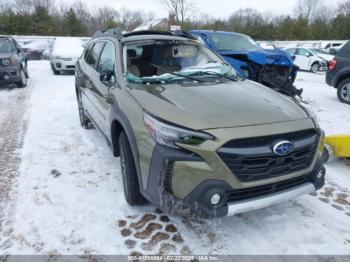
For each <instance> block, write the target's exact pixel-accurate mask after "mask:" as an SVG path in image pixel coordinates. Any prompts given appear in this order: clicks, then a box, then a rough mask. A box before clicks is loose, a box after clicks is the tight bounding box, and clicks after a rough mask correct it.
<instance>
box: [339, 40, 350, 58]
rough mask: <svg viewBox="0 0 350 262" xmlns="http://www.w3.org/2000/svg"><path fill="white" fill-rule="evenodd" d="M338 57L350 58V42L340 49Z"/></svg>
mask: <svg viewBox="0 0 350 262" xmlns="http://www.w3.org/2000/svg"><path fill="white" fill-rule="evenodd" d="M338 56H340V57H346V58H350V41H349V42H347V44H346V45H344V46H343V48H342V49H340V51H339V53H338Z"/></svg>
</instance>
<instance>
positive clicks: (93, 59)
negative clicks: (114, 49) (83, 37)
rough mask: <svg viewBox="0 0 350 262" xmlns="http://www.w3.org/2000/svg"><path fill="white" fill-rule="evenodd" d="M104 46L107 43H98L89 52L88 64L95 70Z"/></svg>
mask: <svg viewBox="0 0 350 262" xmlns="http://www.w3.org/2000/svg"><path fill="white" fill-rule="evenodd" d="M104 44H105V42H97V43H95V44H93V46H92V47H91V49H90V50H89V53H88V55H87V57H86V58H85V60H86V62H87V63H88V64H89V65H91V66H92V67H94V68H95V66H96V63H97V61H98V58H99V56H100V54H101V51H102V48H103V46H104Z"/></svg>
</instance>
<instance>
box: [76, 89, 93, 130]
mask: <svg viewBox="0 0 350 262" xmlns="http://www.w3.org/2000/svg"><path fill="white" fill-rule="evenodd" d="M77 101H78V108H79V119H80V124H81V126H82V127H84V128H85V129H90V128H92V123H91V121H90V119H89V118H88V117H87V115H86V114H85V109H84V105H83V100H82V94H81V91H80V89H79V88H77Z"/></svg>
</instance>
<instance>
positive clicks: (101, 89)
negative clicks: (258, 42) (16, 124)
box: [76, 29, 325, 218]
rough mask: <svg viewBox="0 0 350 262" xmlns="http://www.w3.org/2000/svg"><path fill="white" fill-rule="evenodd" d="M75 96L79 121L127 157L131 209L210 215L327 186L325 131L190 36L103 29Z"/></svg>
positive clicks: (81, 63)
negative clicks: (146, 207)
mask: <svg viewBox="0 0 350 262" xmlns="http://www.w3.org/2000/svg"><path fill="white" fill-rule="evenodd" d="M76 94H77V101H78V106H79V107H78V108H79V116H80V122H81V125H82V126H83V127H85V128H89V127H92V126H95V127H96V128H97V129H99V130H100V131H101V132H102V133H103V135H104V136H105V137H106V139H107V141H108V142H109V144H110V145H111V148H112V151H113V154H114V156H115V157H119V156H120V163H121V170H122V172H121V173H122V178H123V187H124V194H125V198H126V201H127V202H128V203H129V204H130V205H139V204H142V203H145V202H147V201H148V202H151V203H153V204H155V205H157V206H159V207H160V208H161V209H163V211H165V212H167V213H171V214H178V215H181V216H196V217H198V216H199V217H203V218H213V217H220V216H226V215H233V214H238V213H242V212H245V211H248V210H254V209H258V208H263V207H266V206H269V205H273V204H276V203H279V202H281V201H286V200H289V199H292V198H295V197H298V196H300V195H303V194H307V193H311V192H314V191H315V190H317V189H320V188H321V187H322V186H323V184H324V179H325V178H324V176H325V172H324V168H323V164H324V158H323V153H322V152H323V143H322V140H323V136H324V135H323V132H322V131H321V129H320V128H319V127H318V125H317V123H316V122H315V120H314V119H313V118H312V117H311V116H310V115H309V113H308V112H307V111H306V110H305V109H304V108H302V107H301V106H300V105H299V104H298V103H296V102H295V101H294V100H293V99H291V98H290V97H288V96H285V95H282V94H280V93H278V92H276V91H274V90H272V89H269V88H267V87H264V86H262V85H261V84H259V83H255V82H253V81H250V80H243V79H241V78H240V77H239V75H238V74H237V72H236V71H235V70H234V69H233V67H232V66H230V65H229V64H227V63H226V62H225V61H224V60H223V59H222V58H221V57H219V56H218V55H216V54H215V53H213V52H212V51H210V50H209V49H208V48H206V47H205V46H203V45H201V44H200V43H199V42H198V41H197V40H195V39H194V38H191V37H190V36H189V35H186V34H184V35H182V34H180V33H179V34H174V33H168V32H157V31H139V32H132V33H127V34H124V35H123V34H121V33H120V31H118V30H116V29H110V30H108V31H105V32H98V33H96V34H95V36H94V37H93V38H92V40H91V41H90V42H89V44H88V45H87V47H86V49H85V51H84V52H83V55H82V56H81V58H80V59H79V60H78V62H77V64H76Z"/></svg>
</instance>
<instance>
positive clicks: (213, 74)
mask: <svg viewBox="0 0 350 262" xmlns="http://www.w3.org/2000/svg"><path fill="white" fill-rule="evenodd" d="M194 74H200V75H212V76H219V77H223V78H226V79H228V80H231V81H233V82H237V81H238V80H239V78H238V77H236V78H232V77H230V76H227V75H225V74H220V73H217V72H215V71H198V72H194Z"/></svg>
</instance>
